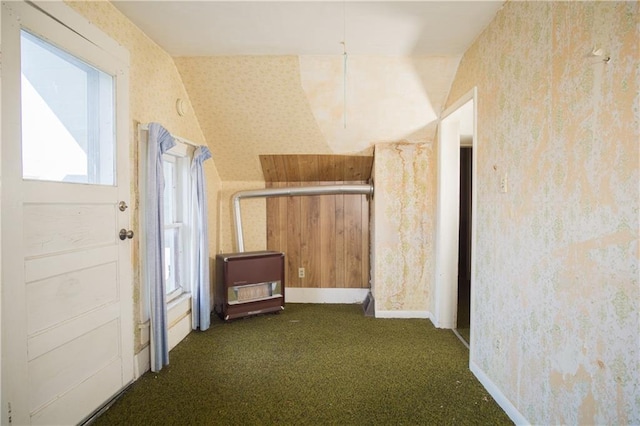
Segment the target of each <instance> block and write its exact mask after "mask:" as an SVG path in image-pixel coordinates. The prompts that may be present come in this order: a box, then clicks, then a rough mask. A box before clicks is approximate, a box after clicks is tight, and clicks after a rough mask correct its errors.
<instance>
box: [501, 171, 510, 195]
mask: <svg viewBox="0 0 640 426" xmlns="http://www.w3.org/2000/svg"><path fill="white" fill-rule="evenodd" d="M508 190H509V179H508V176H507V173H506V172H505V173H504V174H503V175H502V176H501V177H500V192H503V193H505V192H507V191H508Z"/></svg>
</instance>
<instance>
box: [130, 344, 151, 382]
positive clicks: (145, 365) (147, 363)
mask: <svg viewBox="0 0 640 426" xmlns="http://www.w3.org/2000/svg"><path fill="white" fill-rule="evenodd" d="M133 360H134V362H133V380H138V379H139V378H140V376H142V375H143V374H144V373H146V372H147V371H149V370H150V369H151V356H150V355H149V346H148V345H147V346H145V347H144V348H142V350H141V351H140V352H138V353H137V354H135V356H134V357H133Z"/></svg>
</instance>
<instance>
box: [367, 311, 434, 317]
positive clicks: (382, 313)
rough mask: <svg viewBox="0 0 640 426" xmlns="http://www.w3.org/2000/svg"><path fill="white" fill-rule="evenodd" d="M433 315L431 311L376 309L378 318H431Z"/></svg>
mask: <svg viewBox="0 0 640 426" xmlns="http://www.w3.org/2000/svg"><path fill="white" fill-rule="evenodd" d="M432 316H433V315H431V312H429V311H379V310H377V309H376V318H405V319H408V318H424V319H431V317H432Z"/></svg>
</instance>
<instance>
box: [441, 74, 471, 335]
mask: <svg viewBox="0 0 640 426" xmlns="http://www.w3.org/2000/svg"><path fill="white" fill-rule="evenodd" d="M468 102H473V139H472V143H471V148H472V149H473V154H472V167H473V170H472V173H471V176H472V187H471V197H472V200H471V209H472V211H471V317H470V321H471V331H470V333H471V338H470V342H469V343H470V344H471V343H472V342H473V323H474V321H473V313H474V297H473V294H474V291H473V288H474V282H475V264H476V262H475V260H476V231H477V230H476V228H477V227H476V216H477V203H478V197H477V192H478V191H477V182H478V179H477V174H478V171H477V163H478V127H477V122H478V119H477V114H478V113H477V111H478V90H477V88H476V87H474V88H473V89H471V90H470V91H469V92H467V93H466V94H464V95H463V96H462V97H460V99H458V100H457V101H456V102H454V103H453V104H452V105H451V106H450V107H449V108H447V109H446V110H445V111H444V112H443V114H442V118H441V120H440V122H439V123H438V180H437V188H438V198H437V200H438V204H437V211H436V218H437V219H436V234H435V235H436V268H435V280H434V283H435V291H434V298H433V301H432V312H433V313H434V315H433V322H434V325H435V326H436V327H439V328H452V329H453V328H455V327H456V315H457V305H458V233H459V220H460V218H459V216H460V213H459V208H460V146H461V141H460V123H459V118H458V117H457V116H456V112H458V111H460V110H461V109H462V107H463V106H465V105H466V104H467V103H468ZM465 146H469V145H468V144H467V145H465Z"/></svg>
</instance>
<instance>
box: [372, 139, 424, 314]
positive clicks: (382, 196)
mask: <svg viewBox="0 0 640 426" xmlns="http://www.w3.org/2000/svg"><path fill="white" fill-rule="evenodd" d="M436 164H437V156H436V151H435V149H434V146H433V142H432V141H428V142H425V143H417V144H416V143H406V142H404V143H402V142H401V143H389V144H377V145H376V146H375V156H374V171H373V180H374V186H375V194H374V196H373V209H372V211H373V212H374V216H373V217H372V223H371V227H372V237H371V239H372V241H373V242H374V243H373V246H372V250H373V251H374V256H373V257H372V265H371V268H372V270H371V275H372V284H371V286H372V291H373V294H374V297H375V311H376V316H377V317H396V316H400V317H420V318H428V317H429V316H430V312H429V305H430V300H431V299H430V297H431V293H432V290H431V287H432V284H433V278H434V268H435V264H434V261H433V260H434V253H435V251H434V249H435V248H434V240H435V239H434V231H435V208H436V204H435V202H436Z"/></svg>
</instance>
